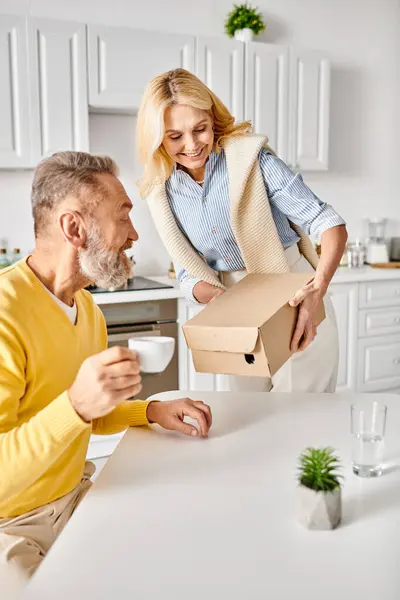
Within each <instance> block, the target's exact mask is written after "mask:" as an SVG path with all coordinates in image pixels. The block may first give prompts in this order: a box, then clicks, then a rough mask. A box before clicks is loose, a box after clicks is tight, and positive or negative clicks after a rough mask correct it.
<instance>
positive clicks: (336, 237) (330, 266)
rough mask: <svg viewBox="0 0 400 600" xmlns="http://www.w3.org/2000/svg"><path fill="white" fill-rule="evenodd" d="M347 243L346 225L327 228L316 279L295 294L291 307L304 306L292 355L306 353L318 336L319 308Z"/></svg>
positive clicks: (298, 318) (322, 241) (295, 333)
mask: <svg viewBox="0 0 400 600" xmlns="http://www.w3.org/2000/svg"><path fill="white" fill-rule="evenodd" d="M346 241H347V230H346V227H345V226H344V225H339V226H337V227H332V228H331V229H326V230H325V231H324V233H323V234H322V236H321V258H320V261H319V263H318V267H317V270H316V272H315V276H314V278H313V279H312V280H311V281H310V282H309V283H308V284H307V285H305V286H304V287H303V288H302V289H301V290H299V291H298V292H297V293H296V294H295V295H294V297H293V298H292V300H291V301H290V303H289V304H290V305H291V306H299V305H300V308H299V315H298V317H297V323H296V329H295V332H294V334H293V338H292V344H291V350H292V352H297V351H299V350H300V351H301V350H305V348H307V346H308V345H309V344H311V342H312V341H313V339H314V338H315V336H316V334H317V326H316V315H317V311H318V307H319V305H320V303H321V301H322V299H323V297H324V296H325V294H326V291H327V289H328V286H329V284H330V282H331V279H332V277H333V275H334V274H335V271H336V269H337V268H338V266H339V262H340V259H341V257H342V255H343V251H344V248H345V245H346Z"/></svg>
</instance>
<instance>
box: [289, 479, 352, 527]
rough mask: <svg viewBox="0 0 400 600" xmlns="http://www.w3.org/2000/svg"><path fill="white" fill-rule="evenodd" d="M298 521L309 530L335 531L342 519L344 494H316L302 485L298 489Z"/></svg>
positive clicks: (339, 491) (338, 490)
mask: <svg viewBox="0 0 400 600" xmlns="http://www.w3.org/2000/svg"><path fill="white" fill-rule="evenodd" d="M297 502H298V520H299V522H300V523H301V524H302V525H304V526H305V527H307V529H335V527H337V526H338V525H339V523H340V520H341V518H342V494H341V489H340V488H338V489H337V490H335V491H334V492H315V491H314V490H310V489H309V488H307V487H305V486H303V485H300V486H299V487H298V488H297Z"/></svg>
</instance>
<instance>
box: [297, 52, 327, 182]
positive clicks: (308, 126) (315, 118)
mask: <svg viewBox="0 0 400 600" xmlns="http://www.w3.org/2000/svg"><path fill="white" fill-rule="evenodd" d="M329 96H330V64H329V61H328V60H327V58H326V56H324V55H323V54H321V53H320V52H315V51H311V50H299V49H292V50H291V60H290V100H289V114H290V141H289V162H290V164H291V165H292V166H293V167H294V168H296V169H300V170H310V171H320V170H326V169H327V168H328V143H329Z"/></svg>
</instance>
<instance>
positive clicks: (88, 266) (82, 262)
mask: <svg viewBox="0 0 400 600" xmlns="http://www.w3.org/2000/svg"><path fill="white" fill-rule="evenodd" d="M78 261H79V268H80V270H81V273H82V274H83V275H84V277H86V278H87V279H89V280H90V281H92V282H93V283H94V284H95V285H97V286H98V287H101V288H105V289H107V290H108V289H112V288H119V287H122V286H123V285H124V283H126V280H127V279H128V278H129V277H130V276H131V275H132V263H131V261H130V260H129V258H128V257H127V256H126V254H125V252H124V251H123V250H119V251H118V252H116V251H113V250H109V249H108V248H107V247H106V245H105V243H104V241H103V239H102V237H101V234H100V232H99V231H98V229H97V227H96V226H92V227H91V228H90V230H89V231H88V239H87V244H86V247H85V248H82V249H81V250H80V252H79V256H78Z"/></svg>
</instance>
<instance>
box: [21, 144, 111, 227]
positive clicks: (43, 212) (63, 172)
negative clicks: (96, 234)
mask: <svg viewBox="0 0 400 600" xmlns="http://www.w3.org/2000/svg"><path fill="white" fill-rule="evenodd" d="M101 173H108V174H110V175H115V176H117V175H118V167H117V165H116V163H115V162H114V161H113V159H112V158H110V157H109V156H94V155H92V154H89V153H88V152H72V151H69V152H56V153H55V154H53V155H52V156H50V157H49V158H45V159H44V160H42V161H41V162H40V163H39V164H38V166H37V167H36V170H35V173H34V176H33V183H32V193H31V202H32V215H33V220H34V228H35V236H36V237H38V236H39V235H41V234H43V233H44V232H45V228H46V225H48V223H49V218H50V216H51V213H52V212H53V211H54V209H55V208H56V206H57V205H58V204H59V203H60V202H61V201H62V200H64V199H65V198H66V197H67V196H70V195H71V196H76V197H78V198H81V197H82V192H84V191H85V190H88V188H89V190H90V191H91V192H92V193H93V195H94V196H95V197H97V198H98V197H99V196H100V197H101V196H103V195H104V194H105V193H106V191H105V187H104V185H102V182H101V181H100V180H99V178H98V177H97V175H98V174H101ZM88 208H89V206H88Z"/></svg>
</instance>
